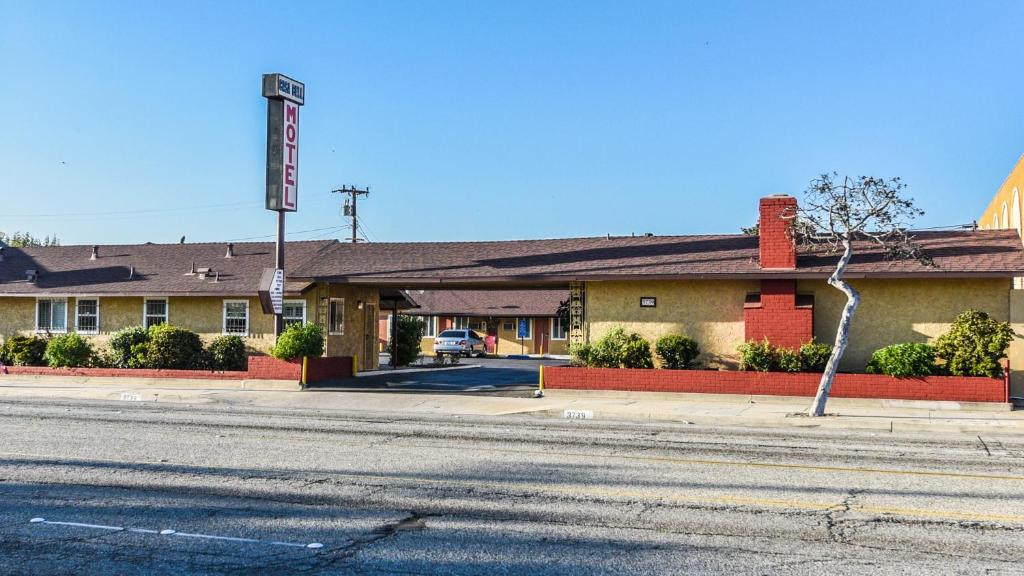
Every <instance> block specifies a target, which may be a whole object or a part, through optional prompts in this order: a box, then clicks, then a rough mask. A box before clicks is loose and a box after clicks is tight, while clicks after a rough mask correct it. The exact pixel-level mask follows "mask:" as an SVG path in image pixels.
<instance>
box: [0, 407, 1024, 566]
mask: <svg viewBox="0 0 1024 576" xmlns="http://www.w3.org/2000/svg"><path fill="white" fill-rule="evenodd" d="M1022 490H1024V444H1022V443H1021V441H1020V440H1014V441H1011V440H1010V439H1009V438H998V437H994V436H993V437H987V436H982V437H980V438H978V437H969V436H957V437H936V436H934V435H932V436H930V437H923V436H895V435H892V434H875V433H858V432H851V431H842V432H829V431H825V430H814V429H806V430H771V431H758V430H750V429H745V430H741V429H714V428H701V427H695V426H680V425H627V424H612V423H598V422H594V421H563V420H549V419H541V418H529V417H519V418H508V419H500V418H487V419H485V418H480V419H467V418H462V419H459V418H449V419H412V418H404V417H403V418H401V419H393V420H388V419H381V418H371V417H366V416H358V415H355V414H345V413H340V412H335V413H319V414H310V413H299V412H293V411H281V410H276V411H274V410H241V409H229V408H214V407H198V406H197V407H192V406H185V405H164V404H143V403H132V402H123V403H110V402H108V403H99V402H93V403H85V402H74V403H72V402H68V403H60V402H54V401H47V402H42V401H39V402H34V401H4V402H0V573H3V574H190V573H196V574H199V573H204V574H205V573H210V574H251V573H261V574H263V573H266V574H338V573H345V574H348V573H352V574H439V573H444V574H488V575H490V574H530V575H531V576H536V575H542V574H588V575H589V574H697V573H718V574H864V573H870V574H908V573H920V574H940V573H941V574H956V573H963V574H1011V573H1013V574H1019V573H1022V572H1024V549H1022V547H1021V544H1022V543H1024V507H1022V504H1021V502H1022V498H1021V493H1022ZM33 520H35V521H33Z"/></svg>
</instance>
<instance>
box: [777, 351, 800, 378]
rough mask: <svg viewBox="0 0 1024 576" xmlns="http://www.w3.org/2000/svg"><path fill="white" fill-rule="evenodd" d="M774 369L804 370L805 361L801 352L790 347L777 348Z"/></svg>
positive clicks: (787, 370) (779, 370)
mask: <svg viewBox="0 0 1024 576" xmlns="http://www.w3.org/2000/svg"><path fill="white" fill-rule="evenodd" d="M772 371H778V372H802V371H803V362H801V360H800V352H799V351H797V350H790V349H789V348H776V349H775V366H774V367H773V369H772Z"/></svg>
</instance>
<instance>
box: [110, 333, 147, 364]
mask: <svg viewBox="0 0 1024 576" xmlns="http://www.w3.org/2000/svg"><path fill="white" fill-rule="evenodd" d="M146 342H149V332H147V331H146V329H145V328H143V327H142V326H129V327H127V328H122V329H120V330H118V331H117V332H114V333H113V334H111V335H110V340H108V341H107V355H108V356H109V358H110V364H111V365H112V366H113V367H115V368H144V367H145V352H143V354H142V358H143V359H142V363H141V364H140V363H139V359H138V358H137V357H136V355H135V354H134V353H133V352H132V348H133V347H134V346H136V345H137V344H145V343H146ZM136 351H138V350H136Z"/></svg>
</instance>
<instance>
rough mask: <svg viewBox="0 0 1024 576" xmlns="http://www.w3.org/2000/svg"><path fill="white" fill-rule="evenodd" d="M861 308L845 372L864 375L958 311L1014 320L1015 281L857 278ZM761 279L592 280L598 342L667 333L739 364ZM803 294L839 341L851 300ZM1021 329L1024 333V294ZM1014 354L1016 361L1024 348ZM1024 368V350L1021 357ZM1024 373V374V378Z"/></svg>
mask: <svg viewBox="0 0 1024 576" xmlns="http://www.w3.org/2000/svg"><path fill="white" fill-rule="evenodd" d="M851 283H852V284H853V285H854V286H855V287H856V288H857V289H858V290H859V291H860V292H861V296H862V299H861V305H860V307H859V308H858V309H857V313H856V315H855V316H854V320H853V327H852V328H851V331H850V345H849V347H848V348H847V350H846V354H845V355H844V357H843V363H842V365H841V366H840V369H842V370H846V371H861V370H863V369H864V366H865V365H866V364H867V361H868V359H869V358H870V357H871V353H872V352H874V351H875V350H877V349H878V348H881V347H883V346H887V345H889V344H894V343H898V342H927V341H930V340H932V339H934V338H935V337H936V336H938V335H939V334H941V333H943V332H945V331H946V330H947V329H948V328H949V324H950V323H951V322H952V321H953V319H954V318H955V317H956V315H957V314H959V313H960V312H962V311H964V310H966V309H968V308H975V309H978V310H984V311H986V312H988V313H990V314H992V315H993V316H994V317H995V318H997V319H999V320H1008V319H1010V288H1011V280H1010V279H1008V278H1007V279H932V280H854V281H851ZM759 286H760V285H759V283H758V282H756V281H655V282H630V283H627V282H588V283H587V318H588V320H589V322H590V326H589V330H590V341H591V342H593V341H595V340H597V339H598V338H600V337H601V336H603V335H604V334H606V333H608V332H609V331H610V330H611V329H613V328H614V327H616V326H622V327H624V328H625V329H627V330H630V331H635V332H638V333H640V334H641V335H643V336H644V337H645V338H647V339H648V340H649V341H651V343H652V344H653V342H654V341H655V340H657V339H658V338H659V337H661V336H663V335H665V334H685V335H687V336H689V337H691V338H694V339H695V340H697V342H698V344H700V347H701V351H702V355H701V358H700V360H699V361H700V362H703V363H705V364H706V365H707V366H710V367H721V366H729V367H734V366H735V364H736V363H737V361H738V357H737V354H736V347H737V346H738V345H739V344H741V343H742V342H743V299H744V296H745V295H746V293H747V292H757V291H758V290H759ZM797 292H798V293H800V294H814V300H815V302H814V336H815V338H816V339H817V340H818V341H820V342H828V343H831V342H832V341H833V340H834V338H835V331H836V327H837V324H838V322H839V316H840V312H841V310H842V307H843V304H844V303H845V298H844V296H843V295H842V293H840V292H839V291H838V290H835V289H834V288H831V287H829V286H828V285H827V284H826V283H825V282H824V281H800V282H798V283H797ZM641 296H654V297H657V298H658V304H657V307H656V308H640V297H641ZM1018 299H1019V301H1020V306H1021V314H1020V316H1019V321H1020V322H1021V324H1020V329H1021V331H1022V333H1024V296H1022V297H1018ZM1018 345H1019V344H1015V348H1014V350H1013V351H1012V352H1011V362H1015V361H1014V359H1013V356H1014V354H1016V353H1017V352H1016V350H1017V348H1016V347H1017V346H1018ZM1020 355H1021V356H1022V358H1021V363H1020V364H1019V366H1020V367H1021V368H1024V351H1021V352H1020ZM1022 376H1024V374H1022Z"/></svg>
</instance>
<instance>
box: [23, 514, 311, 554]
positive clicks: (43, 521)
mask: <svg viewBox="0 0 1024 576" xmlns="http://www.w3.org/2000/svg"><path fill="white" fill-rule="evenodd" d="M29 523H30V524H50V525H53V526H72V527H75V528H98V529H100V530H113V531H121V530H127V531H128V532H133V533H135V534H155V535H158V536H182V537H184V538H202V539H206V540H223V541H226V542H241V543H245V544H267V545H270V546H288V547H291V548H309V549H312V550H317V549H320V548H323V547H324V545H323V544H321V543H319V542H310V543H309V544H301V543H298V542H281V541H279V540H256V539H254V538H240V537H237V536H215V535H212V534H193V533H190V532H178V531H177V530H171V529H169V528H168V529H165V530H160V531H157V530H150V529H148V528H125V527H123V526H105V525H103V524H83V523H81V522H61V521H57V520H47V519H45V518H38V517H37V518H32V519H31V520H29Z"/></svg>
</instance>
